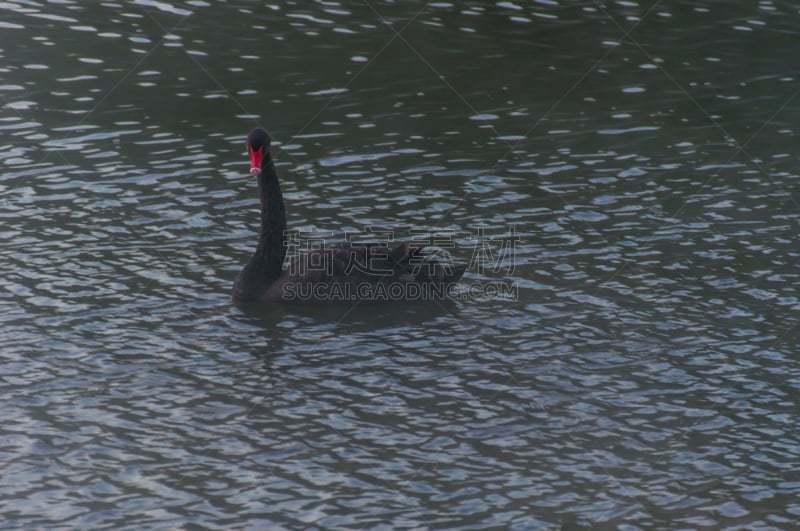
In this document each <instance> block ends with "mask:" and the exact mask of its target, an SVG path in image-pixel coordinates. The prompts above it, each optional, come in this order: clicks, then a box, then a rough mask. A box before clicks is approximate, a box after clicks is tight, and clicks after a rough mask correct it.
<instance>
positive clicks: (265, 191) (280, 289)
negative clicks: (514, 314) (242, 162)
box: [233, 128, 466, 302]
mask: <svg viewBox="0 0 800 531" xmlns="http://www.w3.org/2000/svg"><path fill="white" fill-rule="evenodd" d="M247 148H248V151H249V154H250V173H251V175H253V176H255V177H256V178H257V179H258V189H259V197H260V200H261V230H260V232H259V238H258V246H257V248H256V251H255V252H254V253H253V256H252V257H251V258H250V261H249V262H248V263H247V265H246V266H245V267H244V269H243V270H242V272H241V273H239V276H238V277H237V278H236V281H235V282H234V285H233V297H234V299H237V300H243V301H272V302H290V301H295V302H302V301H314V302H323V301H325V302H337V301H339V302H340V301H390V300H391V301H401V300H405V301H411V300H439V299H444V298H446V297H447V295H448V293H449V291H450V289H451V288H452V287H453V286H454V285H455V284H456V283H457V282H458V280H459V279H460V278H461V275H463V274H464V271H465V270H466V266H465V265H454V264H450V263H447V262H443V261H440V260H436V259H435V257H434V256H433V255H434V254H435V253H434V252H432V251H430V250H428V249H426V248H424V247H418V246H413V245H411V244H409V243H408V242H402V243H398V244H395V245H394V246H389V245H386V244H383V243H348V244H345V245H343V246H341V247H338V248H335V249H321V250H315V251H311V252H308V253H303V254H301V255H300V256H299V257H297V258H296V259H294V260H293V261H291V262H290V263H289V264H288V266H287V267H286V268H284V260H285V258H286V241H285V237H286V228H287V224H286V207H285V205H284V201H283V195H282V193H281V189H280V184H279V182H278V176H277V173H276V172H275V164H274V161H273V160H272V155H271V152H270V138H269V135H268V134H267V132H266V131H264V130H263V129H260V128H259V129H254V130H253V131H251V132H250V134H249V135H247Z"/></svg>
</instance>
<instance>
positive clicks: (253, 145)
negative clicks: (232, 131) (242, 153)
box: [247, 127, 271, 177]
mask: <svg viewBox="0 0 800 531" xmlns="http://www.w3.org/2000/svg"><path fill="white" fill-rule="evenodd" d="M270 143H271V140H270V138H269V135H268V134H267V132H266V131H264V130H263V129H261V128H260V127H257V128H255V129H253V130H252V131H250V133H249V134H248V135H247V152H248V153H249V154H250V175H252V176H253V177H256V176H257V175H258V174H260V173H261V163H262V162H263V161H264V155H265V154H266V153H269V147H270Z"/></svg>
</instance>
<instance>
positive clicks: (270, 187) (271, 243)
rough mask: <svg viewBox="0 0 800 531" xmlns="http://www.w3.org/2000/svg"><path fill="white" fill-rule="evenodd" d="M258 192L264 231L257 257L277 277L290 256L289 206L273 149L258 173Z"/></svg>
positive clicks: (267, 272) (260, 235) (261, 234)
mask: <svg viewBox="0 0 800 531" xmlns="http://www.w3.org/2000/svg"><path fill="white" fill-rule="evenodd" d="M258 193H259V198H260V200H261V230H260V232H259V237H258V248H257V249H256V253H255V256H254V258H256V259H259V260H261V261H262V262H263V265H264V266H265V267H266V274H267V277H268V278H270V279H275V278H277V277H278V276H279V275H280V274H281V270H282V269H283V260H284V258H285V257H286V245H285V242H284V238H285V234H286V207H285V206H284V203H283V194H282V193H281V186H280V183H279V182H278V174H277V173H276V172H275V163H274V161H273V160H272V154H271V153H270V152H269V151H268V152H267V153H266V154H265V156H264V161H263V163H262V164H261V173H260V174H259V175H258Z"/></svg>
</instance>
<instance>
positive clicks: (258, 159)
mask: <svg viewBox="0 0 800 531" xmlns="http://www.w3.org/2000/svg"><path fill="white" fill-rule="evenodd" d="M247 150H248V151H250V175H252V176H253V177H255V176H256V175H258V174H259V173H261V163H262V161H263V160H264V148H261V149H259V150H258V151H256V150H255V149H253V148H251V147H250V146H247Z"/></svg>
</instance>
